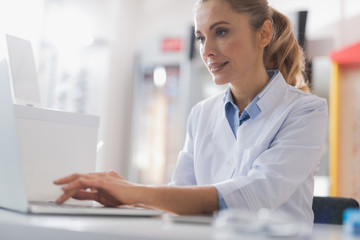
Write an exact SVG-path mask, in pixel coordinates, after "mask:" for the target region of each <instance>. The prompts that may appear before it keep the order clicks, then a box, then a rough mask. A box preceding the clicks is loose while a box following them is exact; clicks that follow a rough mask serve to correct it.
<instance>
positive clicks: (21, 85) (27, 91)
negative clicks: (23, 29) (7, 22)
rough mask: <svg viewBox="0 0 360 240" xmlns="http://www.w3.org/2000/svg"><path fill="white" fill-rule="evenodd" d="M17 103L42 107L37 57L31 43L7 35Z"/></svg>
mask: <svg viewBox="0 0 360 240" xmlns="http://www.w3.org/2000/svg"><path fill="white" fill-rule="evenodd" d="M6 43H7V50H8V58H9V65H10V71H11V78H12V83H13V91H14V98H15V101H16V102H15V103H17V104H22V105H28V104H30V105H34V106H39V107H41V100H40V92H39V86H38V82H37V74H36V67H35V59H34V54H33V50H32V47H31V43H30V42H29V41H27V40H24V39H21V38H17V37H14V36H10V35H6Z"/></svg>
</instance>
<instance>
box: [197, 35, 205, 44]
mask: <svg viewBox="0 0 360 240" xmlns="http://www.w3.org/2000/svg"><path fill="white" fill-rule="evenodd" d="M195 39H196V41H197V42H199V43H203V42H204V41H205V38H204V37H203V36H195Z"/></svg>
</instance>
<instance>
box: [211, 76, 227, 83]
mask: <svg viewBox="0 0 360 240" xmlns="http://www.w3.org/2000/svg"><path fill="white" fill-rule="evenodd" d="M213 81H214V83H215V84H216V85H224V84H227V83H229V81H228V80H227V79H224V78H219V77H215V76H213Z"/></svg>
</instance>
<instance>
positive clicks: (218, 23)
mask: <svg viewBox="0 0 360 240" xmlns="http://www.w3.org/2000/svg"><path fill="white" fill-rule="evenodd" d="M220 24H230V23H229V22H226V21H219V22H216V23H213V24H211V25H210V27H209V30H210V31H211V30H213V29H214V28H215V27H216V26H217V25H220ZM195 33H200V31H196V32H195Z"/></svg>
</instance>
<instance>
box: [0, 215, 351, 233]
mask: <svg viewBox="0 0 360 240" xmlns="http://www.w3.org/2000/svg"><path fill="white" fill-rule="evenodd" d="M224 236H225V235H224V234H223V232H222V231H220V230H219V229H215V228H214V227H212V226H210V225H200V224H184V223H172V222H166V221H164V220H163V219H162V218H138V217H136V218H134V217H85V216H41V215H24V214H20V213H15V212H10V211H6V210H2V209H0V239H4V240H5V239H6V240H8V239H11V240H12V239H30V240H32V239H52V240H54V239H61V240H64V239H66V240H71V239H77V240H78V239H86V240H92V239H100V240H102V239H103V240H105V239H106V240H108V239H117V240H119V239H127V240H132V239H154V240H155V239H157V240H160V239H197V240H201V239H206V240H209V239H215V240H219V239H221V240H224V239H232V238H224ZM236 239H239V236H237V238H236ZM241 239H255V238H254V235H244V236H243V235H241ZM256 239H275V238H267V237H264V236H256ZM285 239H289V238H285ZM291 239H293V238H291ZM310 239H314V240H317V239H319V240H320V239H321V240H322V239H324V240H328V239H348V238H346V236H344V235H343V233H342V227H341V226H338V225H317V224H316V225H315V226H314V229H313V232H312V237H310Z"/></svg>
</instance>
